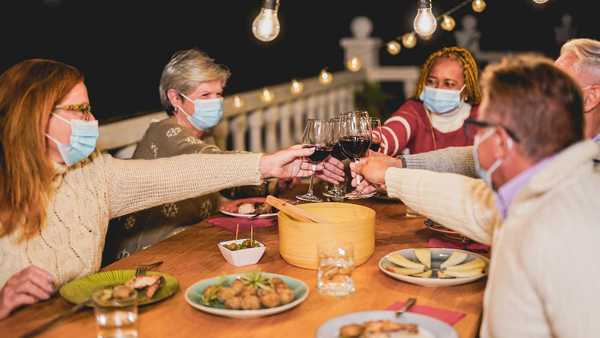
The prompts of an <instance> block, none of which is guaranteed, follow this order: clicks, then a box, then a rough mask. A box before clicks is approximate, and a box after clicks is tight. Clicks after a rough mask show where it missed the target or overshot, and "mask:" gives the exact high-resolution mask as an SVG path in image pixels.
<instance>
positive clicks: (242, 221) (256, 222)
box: [207, 216, 277, 232]
mask: <svg viewBox="0 0 600 338" xmlns="http://www.w3.org/2000/svg"><path fill="white" fill-rule="evenodd" d="M207 221H208V223H210V224H212V225H215V226H218V227H221V228H223V229H225V230H228V231H231V232H235V228H236V226H237V224H239V225H240V231H244V232H246V231H250V225H252V227H253V228H255V229H256V228H267V227H272V226H274V225H275V224H277V218H275V217H271V218H254V219H248V218H243V217H223V216H216V217H212V218H209V219H208V220H207Z"/></svg>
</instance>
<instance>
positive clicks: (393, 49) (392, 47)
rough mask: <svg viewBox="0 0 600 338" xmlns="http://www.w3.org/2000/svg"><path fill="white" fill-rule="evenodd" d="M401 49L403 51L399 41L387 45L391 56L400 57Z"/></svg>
mask: <svg viewBox="0 0 600 338" xmlns="http://www.w3.org/2000/svg"><path fill="white" fill-rule="evenodd" d="M401 49H402V46H400V44H399V43H398V41H395V40H394V41H390V42H388V43H387V51H388V53H390V54H391V55H398V53H400V50H401Z"/></svg>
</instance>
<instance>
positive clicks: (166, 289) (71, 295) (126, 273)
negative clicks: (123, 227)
mask: <svg viewBox="0 0 600 338" xmlns="http://www.w3.org/2000/svg"><path fill="white" fill-rule="evenodd" d="M134 274H135V270H113V271H103V272H98V273H93V274H91V275H87V276H85V277H81V278H79V279H75V280H72V281H70V282H69V283H67V284H65V285H63V286H62V287H61V288H60V290H59V293H60V295H61V296H62V297H63V298H64V299H66V300H67V301H69V302H71V303H73V304H79V303H82V302H85V301H87V300H88V299H89V298H90V297H91V295H92V293H93V292H94V291H95V290H98V289H103V288H106V287H111V286H116V285H119V284H123V283H125V282H127V281H128V280H129V279H131V278H132V277H133V275H134ZM146 274H147V275H150V276H152V275H161V276H163V277H164V278H165V281H164V283H163V285H161V287H160V289H158V292H156V293H155V294H154V296H152V298H151V299H147V298H146V297H145V296H143V295H140V296H139V299H138V305H146V304H152V303H156V302H158V301H160V300H163V299H165V298H167V297H169V296H171V295H172V294H174V293H175V292H177V290H178V289H179V282H177V279H175V277H173V276H171V275H169V274H167V273H164V272H155V271H150V272H146Z"/></svg>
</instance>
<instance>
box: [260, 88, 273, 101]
mask: <svg viewBox="0 0 600 338" xmlns="http://www.w3.org/2000/svg"><path fill="white" fill-rule="evenodd" d="M274 98H275V95H274V94H273V92H272V91H270V90H269V89H268V88H263V90H262V94H261V95H260V99H261V100H262V102H264V103H269V102H271V101H273V99H274Z"/></svg>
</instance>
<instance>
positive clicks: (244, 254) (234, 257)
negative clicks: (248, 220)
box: [217, 238, 266, 266]
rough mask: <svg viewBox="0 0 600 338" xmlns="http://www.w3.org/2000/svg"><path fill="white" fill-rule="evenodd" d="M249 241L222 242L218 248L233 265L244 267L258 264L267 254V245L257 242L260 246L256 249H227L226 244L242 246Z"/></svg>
mask: <svg viewBox="0 0 600 338" xmlns="http://www.w3.org/2000/svg"><path fill="white" fill-rule="evenodd" d="M247 239H249V238H242V239H237V240H232V241H225V242H220V243H219V244H217V246H218V247H219V250H220V251H221V254H222V255H223V257H225V260H226V261H227V262H228V263H229V264H231V265H235V266H244V265H251V264H256V263H257V262H258V261H259V260H260V258H261V257H262V255H263V254H264V253H265V249H266V247H265V245H264V244H262V243H261V242H259V241H256V243H258V246H257V247H255V248H247V249H240V250H229V249H227V248H226V247H225V244H229V243H235V244H241V243H242V242H244V241H245V240H247Z"/></svg>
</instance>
